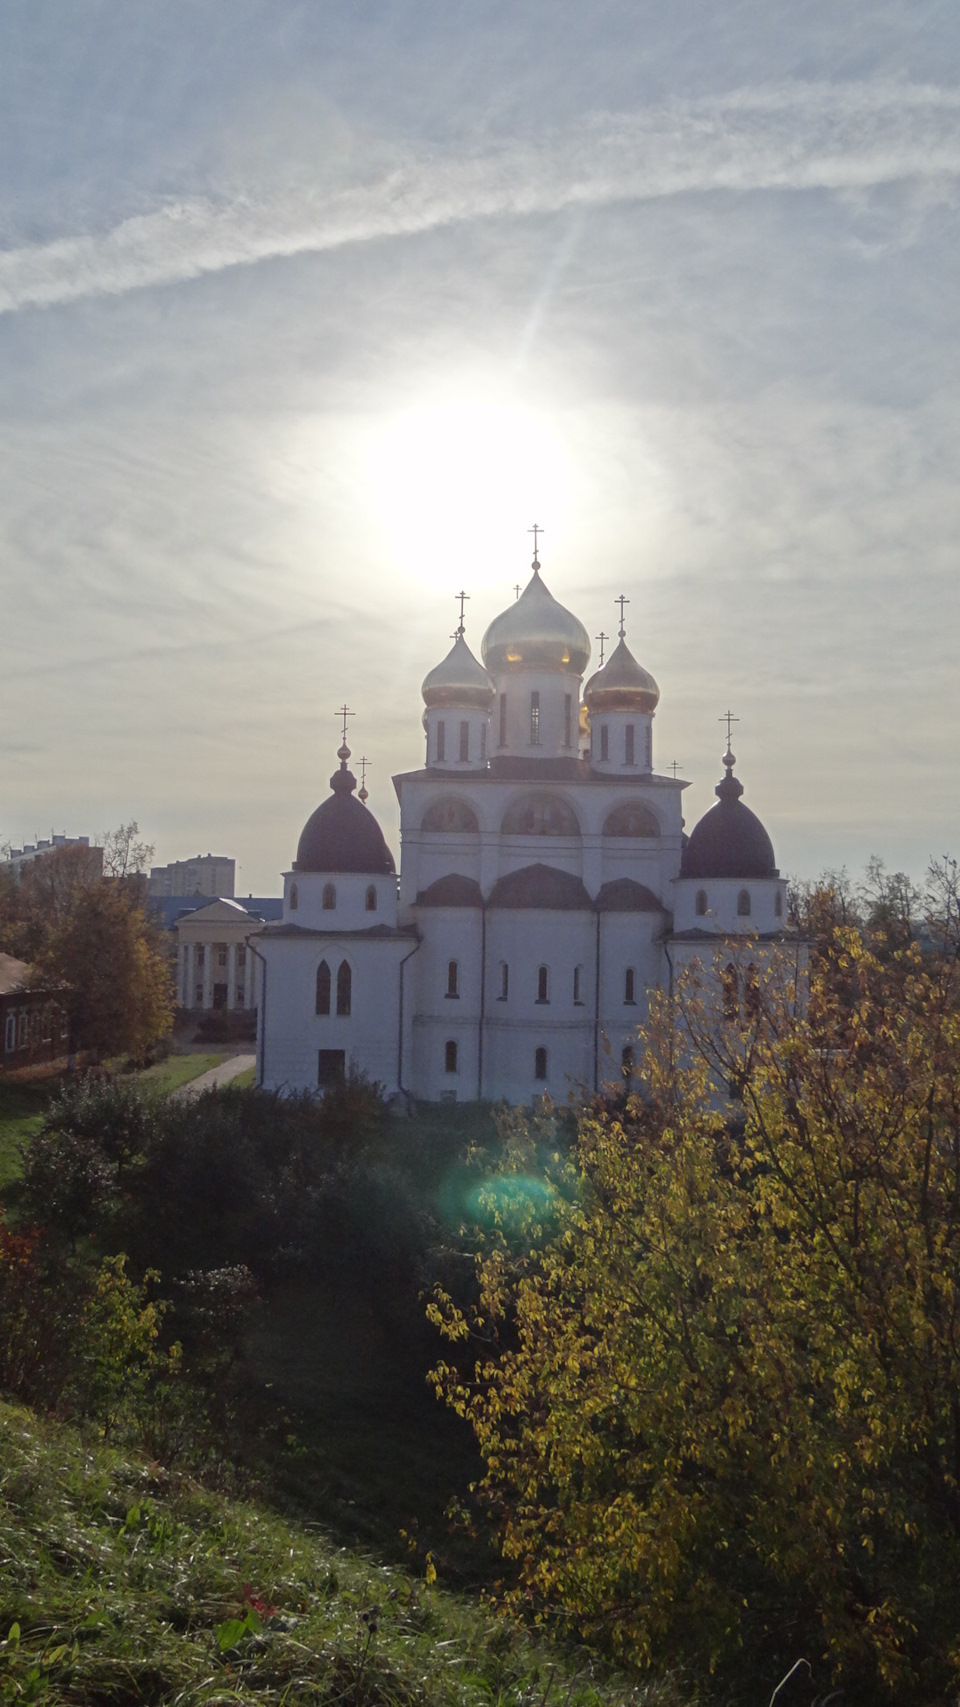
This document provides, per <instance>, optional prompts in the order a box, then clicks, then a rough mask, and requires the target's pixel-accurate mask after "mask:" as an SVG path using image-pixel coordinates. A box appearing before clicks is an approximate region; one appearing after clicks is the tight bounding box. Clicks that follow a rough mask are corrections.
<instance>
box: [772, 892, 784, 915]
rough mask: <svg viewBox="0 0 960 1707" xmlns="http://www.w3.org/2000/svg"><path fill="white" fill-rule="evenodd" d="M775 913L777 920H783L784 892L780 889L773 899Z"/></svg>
mask: <svg viewBox="0 0 960 1707" xmlns="http://www.w3.org/2000/svg"><path fill="white" fill-rule="evenodd" d="M773 911H774V915H775V917H776V918H778V919H782V918H783V891H782V890H781V889H778V890H777V893H776V894H775V896H774V897H773Z"/></svg>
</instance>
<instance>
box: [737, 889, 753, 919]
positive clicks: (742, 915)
mask: <svg viewBox="0 0 960 1707" xmlns="http://www.w3.org/2000/svg"><path fill="white" fill-rule="evenodd" d="M749 917H750V891H749V889H741V891H740V893H739V895H738V896H737V918H738V919H749Z"/></svg>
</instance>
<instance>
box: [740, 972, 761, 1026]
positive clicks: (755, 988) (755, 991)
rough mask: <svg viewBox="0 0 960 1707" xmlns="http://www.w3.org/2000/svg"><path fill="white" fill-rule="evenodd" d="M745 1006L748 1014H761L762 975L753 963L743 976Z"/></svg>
mask: <svg viewBox="0 0 960 1707" xmlns="http://www.w3.org/2000/svg"><path fill="white" fill-rule="evenodd" d="M743 1005H744V1007H745V1008H746V1010H747V1013H748V1014H751V1015H756V1014H758V1013H759V1012H760V974H759V972H758V971H757V969H756V967H755V966H754V964H753V962H752V961H751V962H750V965H749V966H748V967H747V970H746V972H745V973H744V975H743Z"/></svg>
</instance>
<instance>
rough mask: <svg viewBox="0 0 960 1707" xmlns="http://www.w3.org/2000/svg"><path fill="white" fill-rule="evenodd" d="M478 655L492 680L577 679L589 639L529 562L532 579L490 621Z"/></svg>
mask: <svg viewBox="0 0 960 1707" xmlns="http://www.w3.org/2000/svg"><path fill="white" fill-rule="evenodd" d="M481 652H482V654H483V661H484V663H485V664H486V666H487V669H488V670H489V671H490V674H491V675H493V676H498V675H502V674H503V673H504V671H510V670H548V671H552V670H558V671H561V672H562V673H563V674H564V675H570V676H576V677H577V678H578V679H579V677H580V676H582V675H583V672H584V670H585V669H586V667H587V664H588V663H589V661H590V640H589V637H588V635H587V631H586V629H585V628H584V626H583V623H582V622H580V621H579V620H578V618H577V617H575V616H574V615H573V613H572V612H571V611H568V610H565V609H564V607H563V605H562V604H560V603H559V602H558V601H557V600H556V599H555V598H554V596H553V594H552V593H551V592H550V590H549V588H548V587H547V585H546V583H545V582H544V581H542V580H541V579H540V568H539V565H538V564H537V563H536V562H534V566H533V575H532V576H531V578H530V580H529V581H528V583H527V585H526V587H525V588H524V590H523V592H522V593H521V594H520V597H519V598H518V599H517V601H516V604H512V605H510V606H508V608H507V609H506V610H505V611H501V613H500V615H499V616H495V617H494V619H493V621H492V622H491V624H490V627H489V628H488V629H487V632H486V634H485V635H484V637H483V645H482V647H481Z"/></svg>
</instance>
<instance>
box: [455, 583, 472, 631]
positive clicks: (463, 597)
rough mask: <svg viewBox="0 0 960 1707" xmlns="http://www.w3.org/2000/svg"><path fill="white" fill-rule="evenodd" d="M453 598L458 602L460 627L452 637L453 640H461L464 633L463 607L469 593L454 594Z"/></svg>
mask: <svg viewBox="0 0 960 1707" xmlns="http://www.w3.org/2000/svg"><path fill="white" fill-rule="evenodd" d="M453 596H454V598H455V599H459V600H460V627H459V628H458V629H457V632H456V634H455V636H454V639H455V640H462V639H463V632H464V622H463V607H464V605H465V604H466V602H467V600H468V599H469V597H470V594H469V593H454V595H453Z"/></svg>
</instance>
